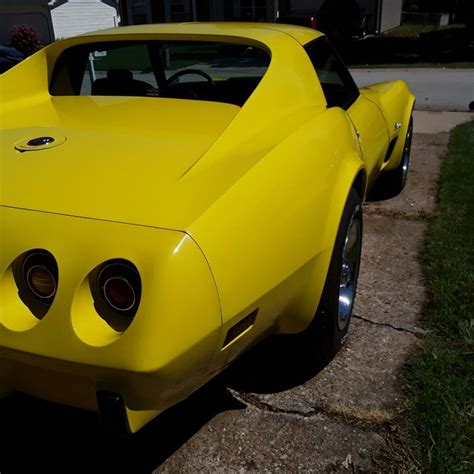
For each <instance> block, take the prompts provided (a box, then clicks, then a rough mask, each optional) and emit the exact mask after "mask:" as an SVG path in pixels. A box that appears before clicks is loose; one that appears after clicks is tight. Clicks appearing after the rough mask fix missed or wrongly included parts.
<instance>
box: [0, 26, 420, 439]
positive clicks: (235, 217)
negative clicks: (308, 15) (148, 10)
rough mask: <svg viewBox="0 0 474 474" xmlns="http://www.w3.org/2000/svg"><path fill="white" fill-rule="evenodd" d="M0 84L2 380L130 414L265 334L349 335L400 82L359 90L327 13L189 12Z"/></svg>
mask: <svg viewBox="0 0 474 474" xmlns="http://www.w3.org/2000/svg"><path fill="white" fill-rule="evenodd" d="M0 93H1V97H0V100H1V109H0V125H1V130H0V133H1V135H0V136H1V141H0V144H1V155H0V173H1V181H0V184H1V188H0V197H1V202H0V231H1V240H0V386H1V391H2V393H5V394H6V393H8V392H10V391H13V390H18V391H22V392H25V393H28V394H31V395H34V396H37V397H40V398H44V399H47V400H51V401H54V402H57V403H62V404H67V405H71V406H76V407H82V408H85V409H89V410H96V411H98V412H99V414H100V416H101V417H102V420H103V422H104V425H105V427H106V428H107V429H112V430H118V431H123V430H128V431H131V432H135V431H137V430H138V429H139V428H140V427H142V426H143V425H144V424H146V423H147V422H148V421H149V420H150V419H152V418H153V417H154V416H156V415H157V414H158V413H160V412H162V411H164V410H165V409H167V408H168V407H170V406H171V405H173V404H175V403H177V402H179V401H181V400H183V399H185V398H186V397H187V396H188V395H190V394H191V393H192V392H193V391H194V390H196V389H197V388H199V387H200V386H202V385H203V384H205V383H206V382H207V381H208V380H209V379H211V378H212V377H213V376H214V375H216V374H217V373H218V372H220V371H221V370H222V369H223V368H225V367H226V366H227V365H228V364H229V363H230V362H231V361H232V360H233V359H235V358H236V357H237V356H238V355H239V354H241V353H242V352H243V351H245V350H246V349H248V348H249V347H250V346H251V345H253V344H255V343H256V342H257V341H258V340H260V339H262V338H263V337H265V336H267V335H269V334H294V333H303V334H305V337H304V340H306V341H309V342H308V343H310V344H311V345H312V347H313V351H312V353H313V354H314V356H315V357H321V358H323V359H325V360H329V359H330V358H331V357H332V356H333V355H334V354H335V353H336V352H337V350H338V349H339V348H340V347H341V345H342V344H343V342H344V339H345V337H346V334H347V330H348V326H349V320H350V316H351V310H352V305H353V302H354V297H355V293H356V285H357V277H358V271H359V260H360V249H361V239H362V213H361V204H362V203H363V201H364V200H365V199H366V197H367V194H368V192H369V191H371V192H373V193H375V194H376V195H378V196H382V195H383V196H385V197H389V196H394V195H396V194H397V193H399V192H400V191H401V190H402V188H403V186H404V184H405V180H406V176H407V171H408V165H409V157H410V143H411V133H412V122H411V113H412V108H413V104H414V97H413V95H412V94H411V93H410V91H409V89H408V88H407V86H406V84H405V83H404V82H402V81H395V82H387V83H383V84H378V85H374V86H372V87H367V88H364V89H360V90H359V89H358V88H357V87H356V85H355V83H354V81H353V80H352V77H351V75H350V73H349V72H348V71H347V69H346V67H345V66H344V65H343V63H342V62H341V60H340V59H339V57H338V55H337V54H336V53H335V52H334V50H333V49H332V47H331V46H330V44H329V43H328V41H327V40H326V38H325V37H324V35H322V34H321V33H319V32H317V31H315V30H311V29H306V28H302V27H298V26H288V25H276V24H260V23H259V24H233V23H208V24H205V23H202V24H200V23H192V24H179V25H178V24H163V25H145V26H133V27H124V28H116V29H111V30H107V31H101V32H98V33H91V34H87V35H84V36H80V37H76V38H71V39H66V40H63V41H58V42H56V43H54V44H52V45H50V46H48V47H47V48H44V49H43V50H41V51H39V52H38V53H36V54H34V55H33V56H31V57H30V58H28V59H26V60H25V61H24V62H22V63H20V64H19V65H17V66H15V67H14V68H13V69H11V70H10V71H8V72H6V73H5V74H4V75H2V76H0ZM306 336H308V337H306Z"/></svg>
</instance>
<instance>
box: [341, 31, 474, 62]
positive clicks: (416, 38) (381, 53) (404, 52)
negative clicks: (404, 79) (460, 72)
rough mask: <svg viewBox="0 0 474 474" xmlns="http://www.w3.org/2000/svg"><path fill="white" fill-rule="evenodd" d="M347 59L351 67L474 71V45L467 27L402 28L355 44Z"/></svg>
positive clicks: (346, 55)
mask: <svg viewBox="0 0 474 474" xmlns="http://www.w3.org/2000/svg"><path fill="white" fill-rule="evenodd" d="M343 57H344V59H345V60H346V63H347V64H349V65H350V67H369V68H374V67H375V68H376V67H392V68H395V67H399V68H400V67H446V68H474V44H472V42H471V40H470V36H469V31H468V29H467V28H466V27H465V26H464V25H447V26H441V27H440V26H434V25H402V26H400V27H398V28H394V29H393V30H390V31H387V32H386V33H383V34H381V35H376V36H371V37H367V38H366V39H364V40H359V41H357V42H354V43H353V44H352V45H351V47H350V48H349V47H348V48H347V49H346V50H345V51H343Z"/></svg>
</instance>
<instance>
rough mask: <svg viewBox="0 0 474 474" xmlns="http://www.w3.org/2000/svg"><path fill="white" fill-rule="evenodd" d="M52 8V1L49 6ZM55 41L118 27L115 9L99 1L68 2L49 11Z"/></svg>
mask: <svg viewBox="0 0 474 474" xmlns="http://www.w3.org/2000/svg"><path fill="white" fill-rule="evenodd" d="M51 4H53V5H52V6H53V7H54V0H53V1H51V2H50V5H51ZM51 17H52V20H53V28H54V34H55V36H56V39H61V38H67V37H69V36H74V35H79V34H81V33H87V32H89V31H96V30H101V29H104V28H113V27H114V26H118V23H119V18H118V16H117V11H116V10H115V8H113V7H110V6H109V5H106V4H105V3H102V2H100V1H99V0H69V1H68V2H67V3H64V4H62V5H59V6H58V7H56V8H53V9H52V10H51Z"/></svg>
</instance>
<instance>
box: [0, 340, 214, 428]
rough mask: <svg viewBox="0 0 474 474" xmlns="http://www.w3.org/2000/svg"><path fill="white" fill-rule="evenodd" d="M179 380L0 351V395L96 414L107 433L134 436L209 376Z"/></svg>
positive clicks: (4, 350)
mask: <svg viewBox="0 0 474 474" xmlns="http://www.w3.org/2000/svg"><path fill="white" fill-rule="evenodd" d="M180 378H181V377H171V379H165V378H164V377H163V376H160V375H159V374H147V373H138V372H128V371H121V370H114V369H107V368H102V367H94V366H87V365H82V364H76V363H71V362H64V361H61V360H55V359H50V358H45V357H41V356H37V355H33V354H27V353H22V352H18V351H12V350H8V349H4V348H0V392H4V393H8V392H12V391H19V392H23V393H26V394H28V395H32V396H35V397H37V398H41V399H43V400H48V401H51V402H54V403H58V404H62V405H67V406H72V407H76V408H81V409H84V410H89V411H95V412H98V413H99V416H100V418H101V420H102V424H103V426H104V428H105V430H106V431H108V432H116V433H117V432H118V433H123V432H132V433H133V432H136V431H138V430H139V429H140V428H141V427H142V426H143V425H144V424H146V423H147V422H148V421H149V420H150V419H152V418H154V417H155V416H156V415H158V414H160V413H161V412H163V411H165V410H166V409H167V408H169V407H170V406H172V405H174V404H175V403H177V402H179V401H181V400H183V399H185V398H187V397H188V396H189V395H190V394H191V393H192V391H194V390H195V389H196V388H197V387H198V386H200V385H202V384H204V383H205V382H206V381H207V380H208V378H210V377H205V376H204V375H202V376H201V378H200V379H199V381H198V380H197V379H194V383H193V384H192V385H190V384H189V383H184V381H183V383H181V384H179V379H180Z"/></svg>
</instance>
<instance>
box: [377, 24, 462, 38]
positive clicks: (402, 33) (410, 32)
mask: <svg viewBox="0 0 474 474" xmlns="http://www.w3.org/2000/svg"><path fill="white" fill-rule="evenodd" d="M462 29H464V25H446V26H439V25H401V26H398V27H397V28H393V29H391V30H388V31H386V32H385V33H383V36H386V37H390V38H419V37H420V35H423V34H424V33H433V32H435V31H448V30H462Z"/></svg>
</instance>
